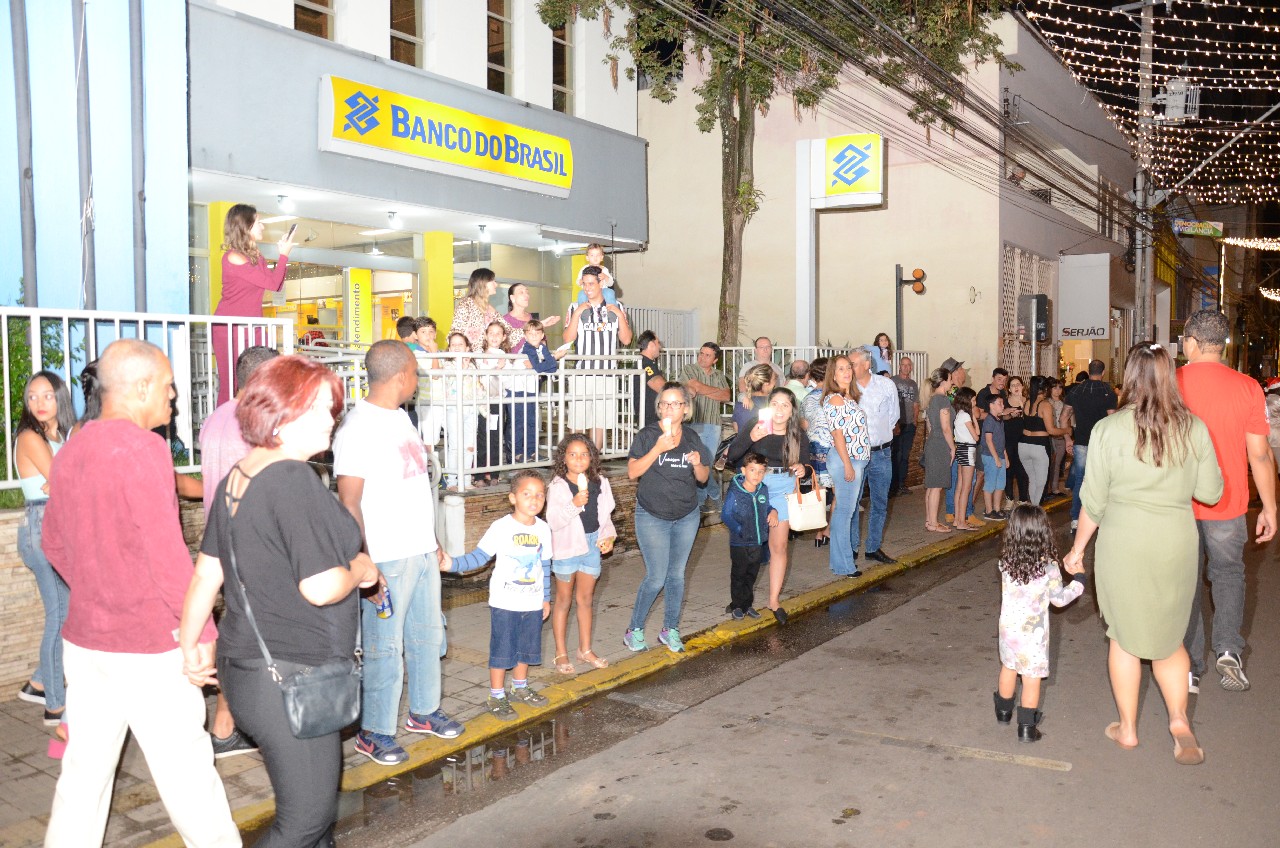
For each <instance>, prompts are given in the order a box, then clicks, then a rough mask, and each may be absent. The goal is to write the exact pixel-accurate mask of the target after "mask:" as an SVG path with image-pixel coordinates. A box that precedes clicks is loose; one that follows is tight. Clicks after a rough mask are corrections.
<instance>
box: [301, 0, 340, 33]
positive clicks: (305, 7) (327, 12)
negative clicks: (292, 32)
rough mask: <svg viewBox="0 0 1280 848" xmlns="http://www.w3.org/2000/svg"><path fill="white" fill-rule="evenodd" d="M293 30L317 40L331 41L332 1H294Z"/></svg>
mask: <svg viewBox="0 0 1280 848" xmlns="http://www.w3.org/2000/svg"><path fill="white" fill-rule="evenodd" d="M293 28H294V29H296V30H297V31H298V32H305V33H307V34H309V35H314V36H316V37H317V38H324V39H328V40H332V39H333V0H294V3H293Z"/></svg>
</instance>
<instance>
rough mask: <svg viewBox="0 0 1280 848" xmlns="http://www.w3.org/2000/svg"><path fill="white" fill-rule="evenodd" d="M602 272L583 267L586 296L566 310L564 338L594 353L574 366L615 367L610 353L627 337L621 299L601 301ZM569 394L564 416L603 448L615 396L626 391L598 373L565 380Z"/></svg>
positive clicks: (627, 340)
mask: <svg viewBox="0 0 1280 848" xmlns="http://www.w3.org/2000/svg"><path fill="white" fill-rule="evenodd" d="M602 273H603V272H602V271H601V270H600V269H599V268H597V267H596V266H594V265H588V266H587V267H586V268H583V269H582V275H581V277H580V278H579V285H581V286H582V291H583V293H584V294H586V296H587V302H586V303H573V304H570V306H569V313H568V314H567V315H566V316H565V322H564V340H565V341H566V342H573V343H576V348H575V350H574V352H575V353H576V354H577V355H578V356H588V357H599V358H596V359H583V360H581V361H579V362H578V367H579V368H583V369H595V370H605V369H610V368H616V367H617V361H616V359H615V357H616V356H617V353H618V345H619V344H624V345H625V344H630V343H631V335H632V334H631V325H630V324H629V323H628V322H627V314H626V312H624V311H623V310H622V306H621V305H620V304H612V303H606V302H605V299H604V294H603V289H602V288H601V286H600V276H601V274H602ZM570 391H571V392H572V398H571V400H570V403H569V421H570V423H571V426H572V427H573V428H574V429H575V430H578V431H590V434H591V439H592V440H593V441H594V442H595V443H596V446H597V447H599V448H601V449H602V450H603V449H604V448H605V441H604V437H605V432H606V430H613V429H614V428H615V427H616V425H617V416H618V412H617V411H618V399H619V397H625V396H626V394H627V393H623V392H619V391H618V380H617V378H615V377H607V376H603V375H583V376H580V377H575V378H574V379H573V380H572V381H571V382H570Z"/></svg>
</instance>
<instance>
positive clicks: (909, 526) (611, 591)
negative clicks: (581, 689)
mask: <svg viewBox="0 0 1280 848" xmlns="http://www.w3.org/2000/svg"><path fill="white" fill-rule="evenodd" d="M923 501H924V492H923V489H919V488H917V489H916V491H915V493H913V494H912V495H908V496H904V497H900V498H895V499H893V500H891V501H890V515H889V521H888V524H887V527H886V532H885V542H884V549H885V550H886V551H887V552H888V553H890V554H892V555H894V556H907V555H912V554H914V553H918V552H920V551H922V550H924V549H927V548H929V547H930V546H931V545H935V544H936V543H938V542H939V541H940V540H943V539H952V540H955V539H956V537H959V536H961V535H962V534H960V533H952V534H951V535H950V536H945V537H944V536H941V535H939V534H936V533H930V532H928V531H926V530H925V529H924V526H923V517H922V516H923V511H924V504H923ZM862 519H863V521H864V527H865V519H866V515H865V510H864V511H863V515H862ZM812 535H813V534H805V535H804V536H802V537H801V538H800V539H797V540H796V541H794V542H793V543H792V545H791V568H790V570H789V573H788V577H787V582H786V585H785V588H784V592H783V598H784V603H785V600H786V599H787V598H795V597H796V596H798V595H802V594H804V593H806V592H812V591H813V590H816V589H819V588H820V587H823V586H828V585H830V584H833V583H835V582H836V581H835V580H834V579H833V576H832V574H831V572H830V570H829V569H828V551H829V550H830V549H829V548H822V549H817V548H815V547H814V545H813V540H812ZM863 535H864V538H865V532H864V534H863ZM963 535H965V536H970V537H973V536H978V535H984V534H963ZM727 546H728V540H727V534H726V533H725V531H724V529H723V528H722V527H720V526H711V527H707V528H705V529H704V530H703V531H702V532H700V533H699V534H698V539H697V542H696V543H695V545H694V550H693V555H692V556H691V558H690V562H689V567H688V571H687V576H686V592H685V606H684V611H683V615H682V617H681V624H682V627H681V632H682V634H683V635H684V637H685V639H686V641H688V640H689V639H690V637H692V636H694V634H697V633H698V632H699V631H706V630H707V629H708V628H713V627H715V626H716V625H718V624H722V623H723V622H724V621H725V619H726V616H725V614H724V605H725V603H727V601H728V569H729V556H728V547H727ZM862 569H863V571H864V572H868V573H869V574H874V573H875V571H876V569H869V568H868V567H867V564H866V563H865V562H864V563H862ZM643 574H644V566H643V563H642V561H641V559H640V557H639V554H638V552H636V551H619V552H616V553H615V554H614V555H613V556H611V557H609V558H607V559H606V560H605V566H604V572H603V574H602V575H601V579H600V582H599V584H598V585H597V589H596V604H595V624H594V630H595V636H594V639H593V646H594V648H595V650H596V651H597V653H598V654H599V655H600V656H602V657H606V658H607V659H609V660H610V662H611V663H613V664H615V666H616V665H617V664H618V663H619V662H621V661H623V660H626V659H627V658H628V657H630V656H632V655H631V652H630V651H628V650H627V649H626V648H625V647H624V646H623V644H622V633H623V631H624V630H625V628H626V626H627V623H628V620H629V618H630V615H631V608H632V605H633V602H634V600H635V593H636V588H637V586H638V585H639V582H640V580H641V578H642V577H643ZM765 580H766V578H765V576H764V575H763V574H762V575H761V578H760V582H759V584H758V588H757V596H756V597H757V601H759V600H760V599H761V597H762V595H763V593H764V586H765V585H766V583H765ZM843 582H847V581H843ZM447 594H448V595H449V596H450V597H447V598H446V601H445V609H446V614H447V616H448V622H449V626H448V637H449V655H448V657H447V658H446V659H445V660H444V661H443V673H444V681H443V690H444V698H443V703H442V708H443V709H444V710H445V711H446V712H448V713H450V714H451V715H453V716H454V717H455V718H457V719H459V720H461V721H464V722H467V721H470V720H472V719H476V718H477V717H478V716H481V714H482V713H483V712H484V708H483V704H484V701H485V699H486V698H487V697H488V688H487V686H488V683H487V681H488V669H487V659H488V634H489V617H488V609H487V604H486V603H485V594H484V592H483V590H482V588H481V587H476V588H475V590H473V591H466V590H465V589H464V590H462V591H453V592H447ZM661 603H662V599H661V598H659V600H658V602H657V603H656V604H655V605H654V610H653V612H652V613H651V615H650V625H651V627H650V629H651V630H653V631H654V632H655V634H656V630H657V628H658V627H659V626H660V621H661V609H660V605H661ZM761 621H762V623H764V624H770V623H771V616H770V615H769V614H768V613H766V614H765V616H764V617H763V619H762V620H761ZM735 624H737V623H735ZM652 641H654V642H655V647H654V648H653V649H651V652H652V651H655V650H656V651H662V652H663V653H665V649H664V648H662V647H661V646H658V645H656V639H655V640H652ZM568 643H569V645H571V646H575V645H576V644H577V636H576V622H575V620H574V616H573V615H570V618H569V634H568ZM554 653H555V650H554V642H553V640H552V636H551V628H550V626H549V625H548V626H545V627H544V628H543V659H544V664H543V665H542V667H541V668H536V669H534V670H533V671H532V673H531V675H530V676H531V679H532V681H533V683H534V685H535V687H536V688H542V687H545V686H547V685H551V684H557V683H560V684H566V683H571V681H569V680H568V678H567V677H566V676H565V675H560V674H557V673H556V672H555V670H554V668H553V666H552V665H551V658H552V655H553V654H554ZM577 666H578V670H579V672H580V673H582V674H584V675H594V676H595V677H596V678H597V679H600V680H603V681H605V682H604V683H603V684H602V685H604V686H608V685H610V684H609V683H608V677H609V673H608V672H607V671H606V672H597V671H594V670H592V669H591V668H590V666H587V665H586V664H584V663H578V664H577ZM212 706H213V699H212V698H210V699H209V707H210V710H211V711H212ZM41 718H42V716H41V711H40V708H39V707H37V706H34V705H32V704H27V703H24V702H22V701H16V700H15V701H10V702H6V703H0V848H18V847H19V846H29V845H38V844H39V843H40V841H41V839H42V837H43V833H44V825H45V823H46V822H47V820H48V814H49V807H50V803H51V800H52V795H53V786H54V782H55V780H56V779H57V775H58V770H59V763H58V761H56V760H51V759H49V758H48V757H47V756H46V753H45V749H46V746H47V741H48V739H49V728H45V727H44V726H43V725H42V723H41ZM488 721H489V719H488V718H487V717H485V718H482V719H480V721H479V722H478V723H479V725H481V726H482V728H488V727H490V725H489V724H488ZM74 732H75V730H74V720H73V722H72V733H74ZM482 732H483V730H477V729H476V728H474V727H473V728H471V729H470V731H469V733H468V734H464V737H466V736H475V737H476V740H475V742H476V743H478V742H479V741H480V738H479V737H480V734H481V733H482ZM400 741H401V743H402V744H404V745H405V746H406V747H409V746H410V743H413V744H414V745H415V747H417V748H421V747H422V746H421V744H420V743H422V742H423V741H424V740H423V737H420V736H418V735H416V734H410V733H402V734H401V737H400ZM430 741H432V742H439V741H440V740H434V739H432V740H430ZM468 741H470V740H468ZM473 744H474V743H473ZM344 749H345V751H346V757H345V768H346V770H347V772H348V775H347V781H346V782H347V783H348V784H350V783H351V782H353V778H354V774H353V770H354V769H356V768H357V767H360V772H361V779H364V778H367V777H368V776H369V775H370V773H371V771H370V767H371V766H372V764H370V763H369V761H368V760H367V759H366V758H364V757H362V756H360V755H357V754H354V753H352V752H351V745H350V742H347V743H345V744H344ZM411 751H412V749H411ZM414 753H415V756H414V761H415V762H416V761H418V760H419V759H420V754H421V752H420V751H415V752H414ZM218 771H219V773H220V774H221V775H222V777H223V781H224V783H225V785H226V788H227V795H228V798H229V799H230V802H231V805H232V808H233V810H235V811H236V812H237V815H238V818H240V819H244V818H250V817H252V816H253V814H254V812H255V811H256V812H257V813H258V814H263V813H266V812H269V810H270V798H271V790H270V785H269V783H268V780H267V776H266V769H265V768H264V767H263V765H262V762H261V759H260V757H259V756H258V755H257V754H249V755H244V756H239V757H234V758H231V759H227V760H223V761H220V762H219V763H218ZM382 771H383V770H380V769H377V767H372V773H373V774H375V775H376V774H379V773H381V772H382ZM386 773H387V774H388V775H389V774H390V773H391V772H390V771H389V770H387V772H386ZM170 834H172V827H171V826H170V825H169V821H168V818H167V816H166V815H165V812H164V809H163V807H162V806H161V805H160V803H159V800H158V798H157V796H156V792H155V788H154V786H153V785H152V783H151V781H150V777H149V774H148V772H147V767H146V763H145V761H144V760H143V758H142V756H141V752H140V750H139V749H138V747H137V745H136V744H134V743H133V742H132V740H130V741H129V742H128V743H127V744H126V750H125V755H124V758H123V761H122V764H121V767H120V770H119V773H118V778H117V781H116V791H115V796H114V800H113V805H112V816H111V819H110V823H109V825H108V830H107V843H106V844H107V845H110V846H113V848H126V847H131V846H141V845H148V844H151V843H152V842H155V841H156V840H160V839H163V838H164V837H166V836H169V835H170ZM166 844H170V843H169V841H168V840H166ZM172 844H181V843H180V842H173V843H172Z"/></svg>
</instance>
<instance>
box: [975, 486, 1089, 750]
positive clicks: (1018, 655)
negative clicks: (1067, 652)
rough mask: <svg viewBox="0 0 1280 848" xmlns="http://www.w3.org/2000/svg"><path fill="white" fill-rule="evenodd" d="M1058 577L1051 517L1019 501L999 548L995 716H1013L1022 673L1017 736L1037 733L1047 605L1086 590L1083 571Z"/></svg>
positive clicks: (1027, 738) (1045, 670)
mask: <svg viewBox="0 0 1280 848" xmlns="http://www.w3.org/2000/svg"><path fill="white" fill-rule="evenodd" d="M1067 571H1068V573H1069V574H1070V578H1069V580H1068V582H1067V583H1065V584H1064V583H1063V582H1062V572H1061V571H1059V570H1058V548H1057V546H1056V545H1055V544H1054V542H1053V528H1052V527H1051V526H1050V525H1049V516H1047V515H1045V511H1044V510H1043V509H1041V508H1040V507H1038V506H1032V505H1031V504H1020V505H1019V506H1017V507H1015V508H1014V510H1013V512H1012V513H1011V514H1010V515H1009V523H1008V524H1007V525H1005V528H1004V536H1003V545H1002V547H1001V550H1000V684H999V689H998V690H997V691H996V693H995V703H996V721H998V722H1000V723H1001V724H1008V723H1009V721H1010V720H1011V719H1012V718H1013V693H1014V688H1015V687H1016V686H1017V683H1018V678H1019V677H1021V678H1022V702H1021V704H1020V705H1019V706H1018V741H1020V742H1035V741H1036V740H1037V739H1039V738H1040V736H1041V733H1040V728H1038V727H1037V726H1036V725H1038V724H1039V723H1040V719H1041V717H1042V713H1041V712H1040V710H1039V709H1037V707H1039V706H1040V681H1041V679H1042V678H1045V677H1048V676H1049V605H1050V604H1052V605H1053V606H1055V607H1064V606H1066V605H1067V604H1069V603H1071V602H1072V601H1074V600H1075V599H1076V598H1078V597H1080V593H1081V592H1083V591H1084V572H1083V570H1077V571H1073V570H1071V569H1070V568H1068V569H1067Z"/></svg>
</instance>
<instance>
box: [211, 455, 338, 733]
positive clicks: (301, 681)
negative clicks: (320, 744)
mask: <svg viewBox="0 0 1280 848" xmlns="http://www.w3.org/2000/svg"><path fill="white" fill-rule="evenodd" d="M240 473H241V474H243V473H244V472H243V471H242V472H240ZM228 479H229V477H228ZM233 500H238V499H237V498H233V497H232V495H231V493H230V492H229V491H228V492H225V498H224V503H225V504H226V507H227V530H226V533H225V534H224V536H225V539H224V543H225V545H226V555H227V556H226V562H228V563H230V565H231V576H232V577H233V578H235V581H236V584H237V585H238V586H239V587H240V598H241V601H242V602H243V603H244V615H245V618H247V619H248V620H249V626H250V627H252V628H253V635H254V636H256V637H257V639H258V647H259V648H261V649H262V658H263V659H265V660H266V661H267V670H268V671H270V672H271V678H272V679H273V680H275V682H276V684H277V685H278V686H279V687H280V692H281V694H282V695H283V696H284V711H285V715H286V716H287V717H288V719H289V728H290V729H291V730H292V731H293V735H294V736H295V737H297V738H298V739H314V738H316V737H317V736H327V735H328V734H330V733H336V732H338V731H339V730H342V729H343V728H344V727H347V726H348V725H351V724H353V723H354V722H355V720H356V719H357V718H359V717H360V672H361V661H360V658H361V654H362V651H361V649H360V628H359V626H357V627H356V644H355V651H354V652H353V653H352V656H351V657H350V658H349V659H340V660H333V661H332V662H327V663H324V664H323V665H317V666H305V667H303V668H301V669H299V670H297V671H295V672H294V673H293V674H291V675H289V676H288V677H282V676H281V675H280V672H279V670H278V669H277V668H276V662H275V660H273V659H272V658H271V652H270V651H268V650H267V643H266V642H264V641H263V640H262V633H261V632H260V631H259V630H258V622H257V621H255V620H254V617H253V608H252V607H251V606H250V605H249V593H248V592H247V591H245V586H244V580H243V579H242V578H241V576H240V569H238V568H237V567H236V551H235V542H234V539H233V538H232V532H231V522H232V508H231V502H232V501H233Z"/></svg>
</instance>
